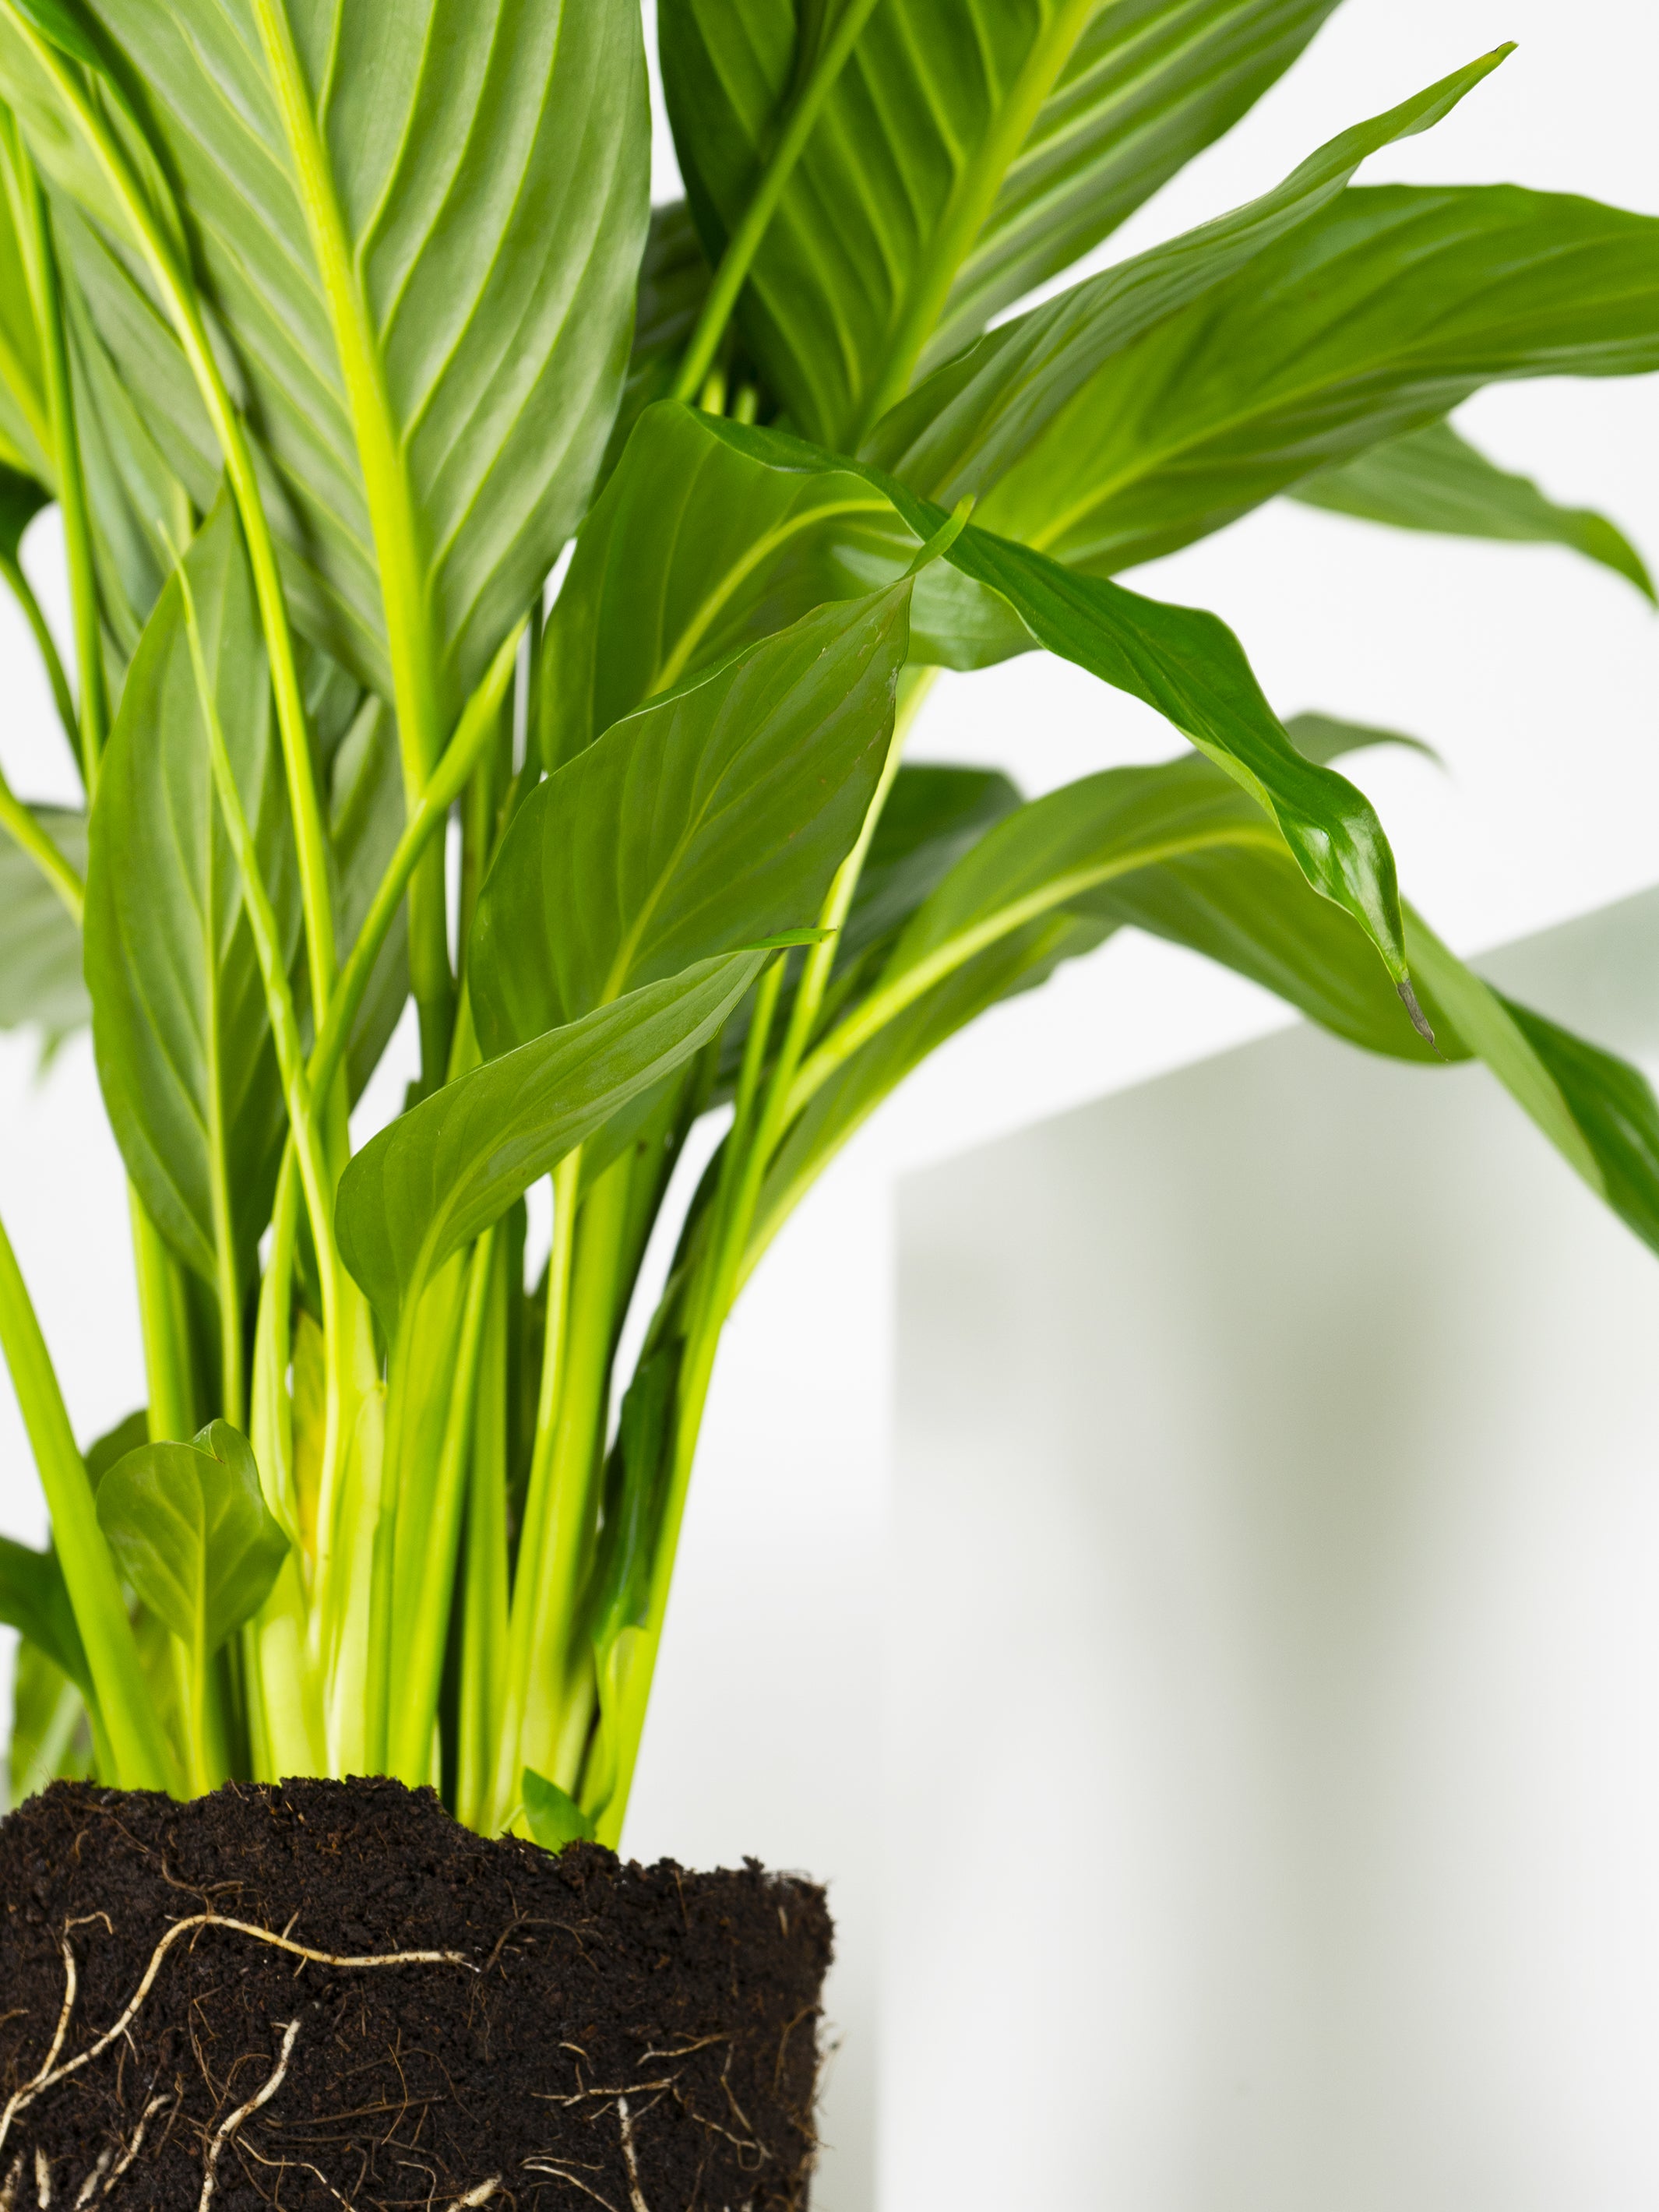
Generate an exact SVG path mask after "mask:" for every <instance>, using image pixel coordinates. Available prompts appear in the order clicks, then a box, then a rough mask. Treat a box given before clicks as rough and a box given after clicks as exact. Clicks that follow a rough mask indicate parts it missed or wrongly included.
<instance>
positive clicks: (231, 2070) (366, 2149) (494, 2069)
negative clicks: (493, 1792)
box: [0, 1781, 831, 2212]
mask: <svg viewBox="0 0 1659 2212" xmlns="http://www.w3.org/2000/svg"><path fill="white" fill-rule="evenodd" d="M232 1923H236V1924H232ZM830 1948H831V1930H830V1923H829V1912H828V1910H827V1907H826V1905H825V1902H824V1897H823V1891H822V1890H821V1889H820V1888H818V1887H816V1886H815V1885H814V1884H812V1883H810V1882H807V1881H800V1880H797V1879H794V1878H792V1877H788V1876H784V1875H774V1874H769V1873H767V1872H765V1871H764V1870H763V1869H762V1868H761V1867H760V1866H758V1865H757V1863H755V1862H753V1861H752V1860H751V1861H749V1862H747V1863H745V1864H744V1867H743V1868H742V1869H739V1870H738V1871H735V1872H723V1873H718V1874H694V1873H688V1872H686V1871H684V1869H681V1868H679V1867H678V1866H676V1865H675V1864H674V1863H672V1862H671V1861H670V1860H664V1861H663V1862H661V1863H659V1864H658V1865H656V1866H653V1867H641V1866H637V1865H630V1864H624V1863H623V1862H621V1861H620V1860H618V1859H617V1858H616V1857H614V1856H613V1855H612V1854H611V1852H609V1851H606V1850H601V1849H599V1847H598V1846H597V1845H595V1844H573V1845H572V1846H571V1847H570V1848H569V1849H568V1850H565V1851H563V1852H562V1853H560V1854H559V1855H558V1856H557V1857H554V1856H552V1855H550V1853H548V1852H545V1851H542V1850H538V1849H536V1848H535V1846H533V1845H532V1844H524V1843H520V1842H519V1841H517V1840H516V1839H513V1838H503V1839H501V1840H499V1841H493V1842H492V1841H486V1840H485V1839H484V1838H481V1837H478V1836H476V1835H473V1834H472V1833H471V1832H470V1831H468V1830H466V1829H465V1828H462V1827H459V1826H457V1825H456V1823H455V1822H454V1821H453V1820H451V1819H450V1817H449V1815H448V1814H447V1813H446V1812H445V1811H444V1809H443V1808H442V1806H441V1803H440V1802H439V1800H438V1798H437V1796H435V1793H434V1792H432V1791H431V1790H416V1791H410V1790H405V1789H404V1787H403V1786H402V1784H398V1783H396V1782H390V1781H363V1782H349V1783H340V1782H324V1781H292V1782H288V1783H284V1784H282V1785H281V1786H280V1787H278V1788H265V1787H256V1786H254V1785H252V1784H231V1785H229V1786H228V1787H227V1788H226V1789H223V1790H218V1791H216V1793H215V1794H214V1795H213V1796H210V1797H204V1798H199V1799H197V1800H196V1801H195V1802H192V1803H189V1804H178V1803H175V1802H173V1800H172V1799H170V1798H167V1797H164V1796H156V1795H153V1794H151V1793H149V1792H147V1791H122V1790H104V1789H100V1788H97V1787H95V1786H94V1785H92V1784H85V1783H54V1784H53V1785H52V1788H51V1789H50V1790H46V1792H45V1793H44V1795H43V1796H39V1797H36V1798H33V1799H31V1800H30V1801H29V1802H27V1804H25V1805H23V1806H21V1808H19V1809H18V1810H17V1811H16V1812H15V1813H13V1814H10V1815H9V1817H8V1818H7V1819H6V1820H4V1821H0V2212H101V2208H102V2207H103V2206H104V2205H105V2204H106V2203H107V2204H110V2205H111V2206H112V2208H115V2212H124V2208H125V2212H210V2207H211V2208H212V2212H259V2208H264V2207H267V2206H270V2207H280V2208H282V2212H341V2208H342V2207H345V2208H349V2212H359V2208H361V2212H380V2208H384V2212H416V2209H417V2208H418V2212H457V2208H471V2207H474V2206H479V2205H483V2204H485V2203H493V2202H499V2203H501V2206H502V2212H507V2208H508V2207H509V2206H517V2207H525V2208H528V2207H532V2206H534V2207H537V2208H542V2212H579V2209H580V2208H586V2212H591V2208H592V2207H593V2206H595V2205H599V2206H603V2207H605V2212H803V2208H805V2204H806V2201H807V2190H808V2185H809V2177H810V2172H811V2160H812V2151H813V2147H814V2138H813V2133H812V2105H813V2095H814V2091H815V2087H816V2081H817V2066H818V2033H817V2031H818V2017H819V1996H820V1991H821V1988H822V1984H823V1975H824V1972H825V1970H826V1968H827V1967H828V1966H829V1957H830Z"/></svg>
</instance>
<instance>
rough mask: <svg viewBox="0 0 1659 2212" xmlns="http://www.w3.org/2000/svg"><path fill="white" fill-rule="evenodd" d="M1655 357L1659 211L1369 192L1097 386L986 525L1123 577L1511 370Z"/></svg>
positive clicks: (1022, 461)
mask: <svg viewBox="0 0 1659 2212" xmlns="http://www.w3.org/2000/svg"><path fill="white" fill-rule="evenodd" d="M1039 312H1042V311H1039ZM1656 367H1659V216H1644V215H1631V214H1628V213H1626V211H1625V210H1622V209H1620V208H1608V207H1601V206H1599V205H1597V204H1596V203H1595V201H1593V200H1583V199H1574V198H1569V197H1565V195H1556V194H1551V193H1547V192H1531V191H1521V190H1520V189H1519V188H1518V187H1516V186H1514V185H1484V186H1463V187H1444V188H1434V189H1430V188H1425V187H1416V186H1411V185H1387V186H1377V187H1370V186H1365V187H1356V188H1353V189H1351V190H1350V191H1346V192H1344V193H1343V194H1341V196H1340V197H1339V198H1337V199H1335V200H1334V201H1333V202H1332V203H1331V204H1330V205H1328V206H1327V207H1325V208H1323V209H1322V210H1320V211H1319V213H1317V214H1316V215H1315V216H1313V217H1312V219H1311V220H1310V221H1309V222H1306V223H1304V225H1303V226H1302V227H1301V228H1298V229H1297V230H1296V231H1294V232H1293V233H1292V234H1291V235H1290V236H1289V237H1287V238H1285V239H1282V240H1279V243H1278V244H1277V245H1274V246H1270V247H1268V248H1267V251H1266V252H1263V253H1261V255H1259V256H1258V257H1257V258H1256V259H1255V261H1254V262H1252V264H1250V266H1249V269H1248V270H1245V271H1243V273H1242V274H1241V275H1240V276H1237V277H1235V278H1234V279H1233V281H1232V282H1231V283H1229V284H1227V285H1225V286H1223V287H1221V288H1220V289H1218V290H1216V291H1214V292H1213V293H1212V294H1211V295H1209V296H1208V297H1206V298H1204V299H1200V300H1198V301H1194V304H1193V305H1191V306H1190V307H1187V308H1185V309H1184V310H1183V311H1182V313H1179V314H1176V315H1172V316H1170V317H1169V318H1168V319H1166V320H1164V322H1163V323H1162V324H1161V325H1159V326H1158V328H1157V329H1154V330H1151V331H1148V332H1147V333H1146V336H1145V337H1142V338H1141V339H1140V340H1139V343H1136V344H1135V345H1133V346H1132V347H1129V348H1127V349H1125V350H1123V351H1121V352H1120V353H1118V354H1117V355H1115V356H1114V357H1113V358H1112V359H1111V360H1110V361H1109V362H1105V363H1104V364H1103V366H1102V367H1100V368H1098V369H1097V370H1096V371H1095V372H1093V373H1092V374H1091V375H1090V376H1089V378H1088V379H1087V380H1086V381H1084V382H1082V383H1080V384H1079V386H1078V387H1077V389H1076V390H1075V392H1074V393H1073V395H1071V396H1070V397H1069V398H1068V399H1067V402H1066V404H1065V405H1064V406H1063V407H1060V408H1059V409H1057V410H1055V411H1054V413H1053V414H1052V416H1050V417H1049V418H1048V420H1047V422H1045V423H1044V425H1043V427H1042V433H1041V435H1039V436H1036V437H1033V438H1031V439H1030V440H1028V441H1026V442H1025V443H1024V446H1023V447H1022V448H1021V450H1020V452H1019V453H1018V455H1013V454H1012V453H1011V454H1010V455H1009V456H1008V463H1009V465H1007V466H1006V468H1005V469H1003V470H1002V471H1001V472H1000V477H999V479H998V481H997V482H996V483H994V485H993V484H990V483H988V482H987V480H986V479H985V478H984V477H982V476H981V479H980V481H981V483H982V484H983V485H984V487H985V490H986V496H985V498H984V500H983V502H982V504H981V507H980V508H979V510H978V513H977V517H976V519H977V520H979V521H980V522H981V524H982V525H983V526H985V527H986V528H987V529H991V530H998V531H1001V532H1005V533H1006V535H1008V536H1010V537H1014V538H1020V539H1022V540H1023V541H1024V542H1025V543H1027V544H1035V545H1041V546H1042V547H1043V548H1044V549H1045V550H1048V551H1049V552H1052V553H1053V554H1054V556H1056V558H1058V559H1060V560H1061V561H1063V562H1066V565H1067V566H1068V567H1072V568H1086V569H1088V570H1090V571H1091V573H1093V574H1101V575H1103V574H1109V573H1111V572H1114V571H1115V570H1117V569H1121V568H1127V567H1128V566H1130V565H1131V564H1132V563H1133V562H1138V561H1146V560H1150V559H1152V557H1153V556H1155V555H1157V554H1160V553H1167V552H1170V551H1171V550H1174V549H1175V548H1176V546H1180V545H1185V544H1188V543H1190V541H1191V540H1192V539H1194V538H1199V537H1201V536H1203V535H1204V534H1205V533H1206V532H1210V531H1213V530H1218V529H1220V528H1221V527H1222V526H1223V525H1225V523H1228V522H1231V520H1233V519H1234V518H1235V517H1236V516H1237V515H1240V514H1243V513H1246V512H1247V511H1248V510H1249V508H1251V507H1255V506H1257V505H1259V504H1260V503H1261V501H1263V500H1265V499H1268V498H1271V497H1272V496H1273V494H1274V493H1276V492H1280V491H1283V490H1285V489H1287V488H1288V487H1289V486H1290V485H1291V484H1293V483H1296V482H1297V479H1298V478H1300V477H1304V476H1306V475H1308V474H1310V472H1312V471H1315V470H1316V469H1318V468H1320V467H1322V466H1326V465H1330V464H1333V463H1337V462H1343V461H1346V460H1349V459H1352V458H1353V456H1354V455H1356V454H1357V453H1361V452H1363V451H1364V450H1365V449H1366V448H1367V447H1371V446H1375V445H1376V444H1378V443H1379V442H1381V441H1383V440H1386V439H1390V438H1395V437H1398V436H1399V435H1401V434H1402V433H1403V432H1406V431H1409V430H1413V429H1415V428H1420V427H1422V426H1423V425H1425V424H1427V423H1430V422H1435V421H1437V419H1438V418H1439V417H1441V416H1444V415H1445V414H1447V413H1448V412H1449V410H1451V409H1452V408H1454V407H1456V406H1458V405H1459V404H1461V403H1462V401H1463V400H1464V399H1466V398H1468V396H1469V394H1470V393H1471V392H1474V390H1476V388H1477V387H1478V386H1480V385H1482V384H1486V383H1489V382H1491V381H1492V380H1494V379H1498V378H1505V377H1520V376H1562V375H1574V376H1620V375H1635V374H1641V373H1642V372H1644V371H1645V370H1649V369H1651V368H1656Z"/></svg>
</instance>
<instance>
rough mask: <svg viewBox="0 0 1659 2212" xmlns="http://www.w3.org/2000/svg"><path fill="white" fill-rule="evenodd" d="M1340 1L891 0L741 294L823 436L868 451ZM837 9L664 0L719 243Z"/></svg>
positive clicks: (687, 158)
mask: <svg viewBox="0 0 1659 2212" xmlns="http://www.w3.org/2000/svg"><path fill="white" fill-rule="evenodd" d="M1333 5H1334V0H1115V4H1114V0H1026V4H1022V5H1009V4H1007V0H882V4H881V5H879V6H878V7H876V8H875V9H873V11H872V14H871V15H870V19H869V21H868V22H867V23H866V25H865V27H864V28H863V29H862V31H861V32H860V34H859V37H858V40H857V43H856V45H855V46H854V50H853V53H852V56H851V58H850V59H849V60H848V62H847V63H846V64H845V65H844V66H843V67H842V71H841V73H840V76H839V77H838V78H837V80H836V82H835V84H834V86H833V88H831V90H830V91H829V95H828V98H827V100H826V101H825V103H824V106H823V111H822V112H821V113H820V115H819V117H818V119H817V123H816V124H815V125H814V127H813V131H812V133H811V137H810V138H809V139H808V141H807V144H806V148H805V152H804V154H803V155H802V156H801V158H800V161H799V164H798V166H797V167H796V168H795V171H794V173H793V175H792V177H791V178H790V179H789V181H788V183H787V186H786V187H785V190H784V194H783V197H782V200H781V204H780V205H779V207H778V210H777V211H776V213H775V215H774V216H773V218H772V221H771V222H770V224H769V227H768V229H767V232H766V234H765V237H764V239H763V242H762V245H761V248H760V251H759V253H758V255H757V258H756V261H755V264H754V267H753V271H752V274H751V276H750V283H749V285H748V287H747V289H746V291H745V293H744V298H743V301H742V303H741V306H740V308H739V316H740V320H741V323H742V327H743V331H744V337H745V338H746V339H747V341H748V343H749V345H750V349H752V351H753V352H754V354H755V356H756V357H757V360H758V361H759V362H760V363H761V366H762V368H763V371H764V372H765V375H766V379H767V382H768V384H769V386H770V387H771V389H772V390H773V391H774V392H776V393H777V395H778V396H779V398H781V400H782V402H783V404H784V405H785V407H786V408H787V411H788V413H789V416H790V418H791V420H792V421H793V422H794V424H795V425H796V427H797V428H799V429H800V430H801V431H802V432H803V433H804V434H805V435H807V436H810V437H812V438H815V439H817V440H818V441H820V442H821V443H823V444H824V445H828V446H842V445H850V444H852V443H853V442H854V441H856V439H857V437H858V435H860V431H861V430H862V429H864V428H866V427H867V425H868V424H869V423H870V422H872V421H873V420H874V419H875V417H876V416H877V415H878V414H880V413H881V412H882V411H883V410H884V408H885V407H887V406H889V405H890V404H891V403H892V401H893V400H895V399H896V398H899V397H900V396H901V395H902V393H903V392H904V391H905V390H906V389H907V388H908V385H909V382H910V380H911V377H912V375H913V374H914V373H915V371H916V369H917V368H918V367H919V366H920V368H921V369H922V370H924V371H925V370H927V368H932V367H933V365H934V364H935V363H937V362H940V361H942V360H944V359H945V357H946V356H948V355H950V354H951V353H953V352H955V350H956V349H957V347H959V346H961V345H962V344H963V343H965V342H966V341H967V340H969V338H972V337H975V336H976V335H977V334H978V333H979V331H981V330H982V329H983V328H984V327H985V325H986V324H987V322H988V321H989V320H990V319H991V318H992V317H993V316H994V314H996V313H998V312H999V311H1000V309H1002V308H1003V307H1007V306H1009V305H1010V304H1011V303H1012V301H1014V300H1016V299H1018V297H1019V296H1020V295H1022V294H1023V293H1025V292H1028V291H1030V290H1031V289H1033V288H1034V287H1035V286H1036V285H1037V284H1039V283H1042V282H1043V281H1044V280H1045V279H1046V278H1048V277H1049V276H1053V275H1054V274H1055V273H1056V272H1057V271H1058V270H1061V269H1063V268H1065V267H1066V265H1067V264H1069V263H1070V262H1072V261H1073V260H1075V259H1076V258H1077V257H1078V256H1079V254H1081V253H1084V252H1087V251H1088V250H1089V248H1090V247H1091V246H1094V245H1096V244H1097V243H1098V241H1099V240H1101V239H1103V237H1105V236H1106V234H1107V233H1108V232H1109V231H1110V230H1111V229H1113V228H1115V226H1116V225H1117V224H1118V223H1119V222H1121V221H1122V219H1123V217H1124V216H1126V215H1127V214H1128V213H1129V212H1130V211H1131V210H1132V209H1133V208H1135V207H1138V206H1139V204H1140V203H1141V202H1142V201H1143V200H1144V199H1146V197H1148V196H1149V195H1150V194H1151V193H1152V192H1153V191H1156V190H1157V188H1158V185H1161V184H1162V183H1163V182H1164V179H1166V178H1167V177H1170V176H1171V175H1173V174H1174V173H1175V172H1176V170H1177V169H1178V168H1180V167H1182V165H1183V164H1184V163H1185V162H1186V161H1188V160H1190V159H1191V157H1192V156H1193V155H1194V154H1196V153H1197V152H1198V151H1199V150H1200V149H1201V148H1202V147H1204V146H1206V145H1208V144H1209V143H1210V142H1211V141H1212V139H1214V138H1216V137H1219V135H1220V134H1221V132H1222V131H1225V130H1226V129H1227V128H1228V126H1229V125H1231V124H1232V123H1233V122H1234V121H1236V120H1237V118H1238V117H1239V116H1240V115H1242V114H1243V112H1244V111H1245V109H1246V108H1248V107H1249V106H1250V105H1251V104H1252V103H1253V102H1254V101H1255V100H1256V99H1258V98H1259V97H1260V95H1261V93H1262V92H1263V91H1265V90H1266V88H1267V86H1268V85H1269V84H1271V83H1272V82H1273V80H1274V78H1275V77H1277V76H1279V73H1280V72H1281V71H1282V70H1284V69H1285V68H1286V67H1287V66H1288V64H1290V63H1291V61H1292V60H1293V59H1294V58H1295V57H1296V55H1297V53H1299V52H1301V50H1302V48H1303V46H1304V45H1305V44H1306V43H1307V41H1308V40H1309V39H1310V38H1311V36H1312V35H1313V33H1314V32H1315V30H1316V28H1317V27H1318V26H1319V24H1320V23H1321V22H1322V21H1323V19H1324V18H1325V16H1326V15H1328V14H1329V13H1330V11H1331V8H1332V6H1333ZM835 23H836V10H834V9H829V8H825V7H821V6H814V5H811V4H810V0H749V4H745V5H744V6H743V7H740V8H736V7H732V6H731V5H730V4H727V0H663V5H662V7H661V9H660V13H659V36H660V40H661V46H662V62H663V77H664V84H665V90H666V93H667V97H668V106H669V113H670V117H671V120H672V123H673V127H674V137H675V143H676V147H677V149H678V153H679V157H680V166H681V169H682V172H683V173H684V177H685V179H686V185H687V190H688V192H689V194H690V202H691V206H692V209H693V211H694V213H695V214H696V218H697V222H698V226H699V228H700V229H701V231H702V237H703V242H704V244H705V246H706V247H707V248H708V252H709V254H710V257H711V258H714V257H716V256H717V255H718V254H719V252H720V250H721V248H722V246H724V244H725V241H726V238H727V236H728V235H729V234H730V233H731V231H732V229H733V228H735V227H736V224H737V223H738V220H739V219H740V217H741V216H742V213H743V210H744V208H745V207H746V206H747V204H748V203H749V200H750V197H751V195H752V193H753V191H754V186H755V183H756V180H757V177H758V176H759V174H760V173H761V170H762V168H763V164H764V161H765V160H766V157H767V156H768V155H769V153H770V151H771V148H772V145H773V143H774V142H775V139H776V137H777V135H778V131H779V127H780V124H781V116H782V114H783V112H784V110H785V108H786V106H787V102H788V100H790V98H791V97H792V95H793V92H794V90H795V88H797V87H798V86H799V84H800V83H801V82H802V81H803V80H804V78H805V76H806V75H807V74H808V72H809V71H810V70H811V67H812V64H813V63H814V61H815V60H816V58H817V56H818V54H819V53H820V52H822V50H823V45H824V41H825V38H826V35H827V33H828V32H829V29H831V28H832V27H834V25H835Z"/></svg>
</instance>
